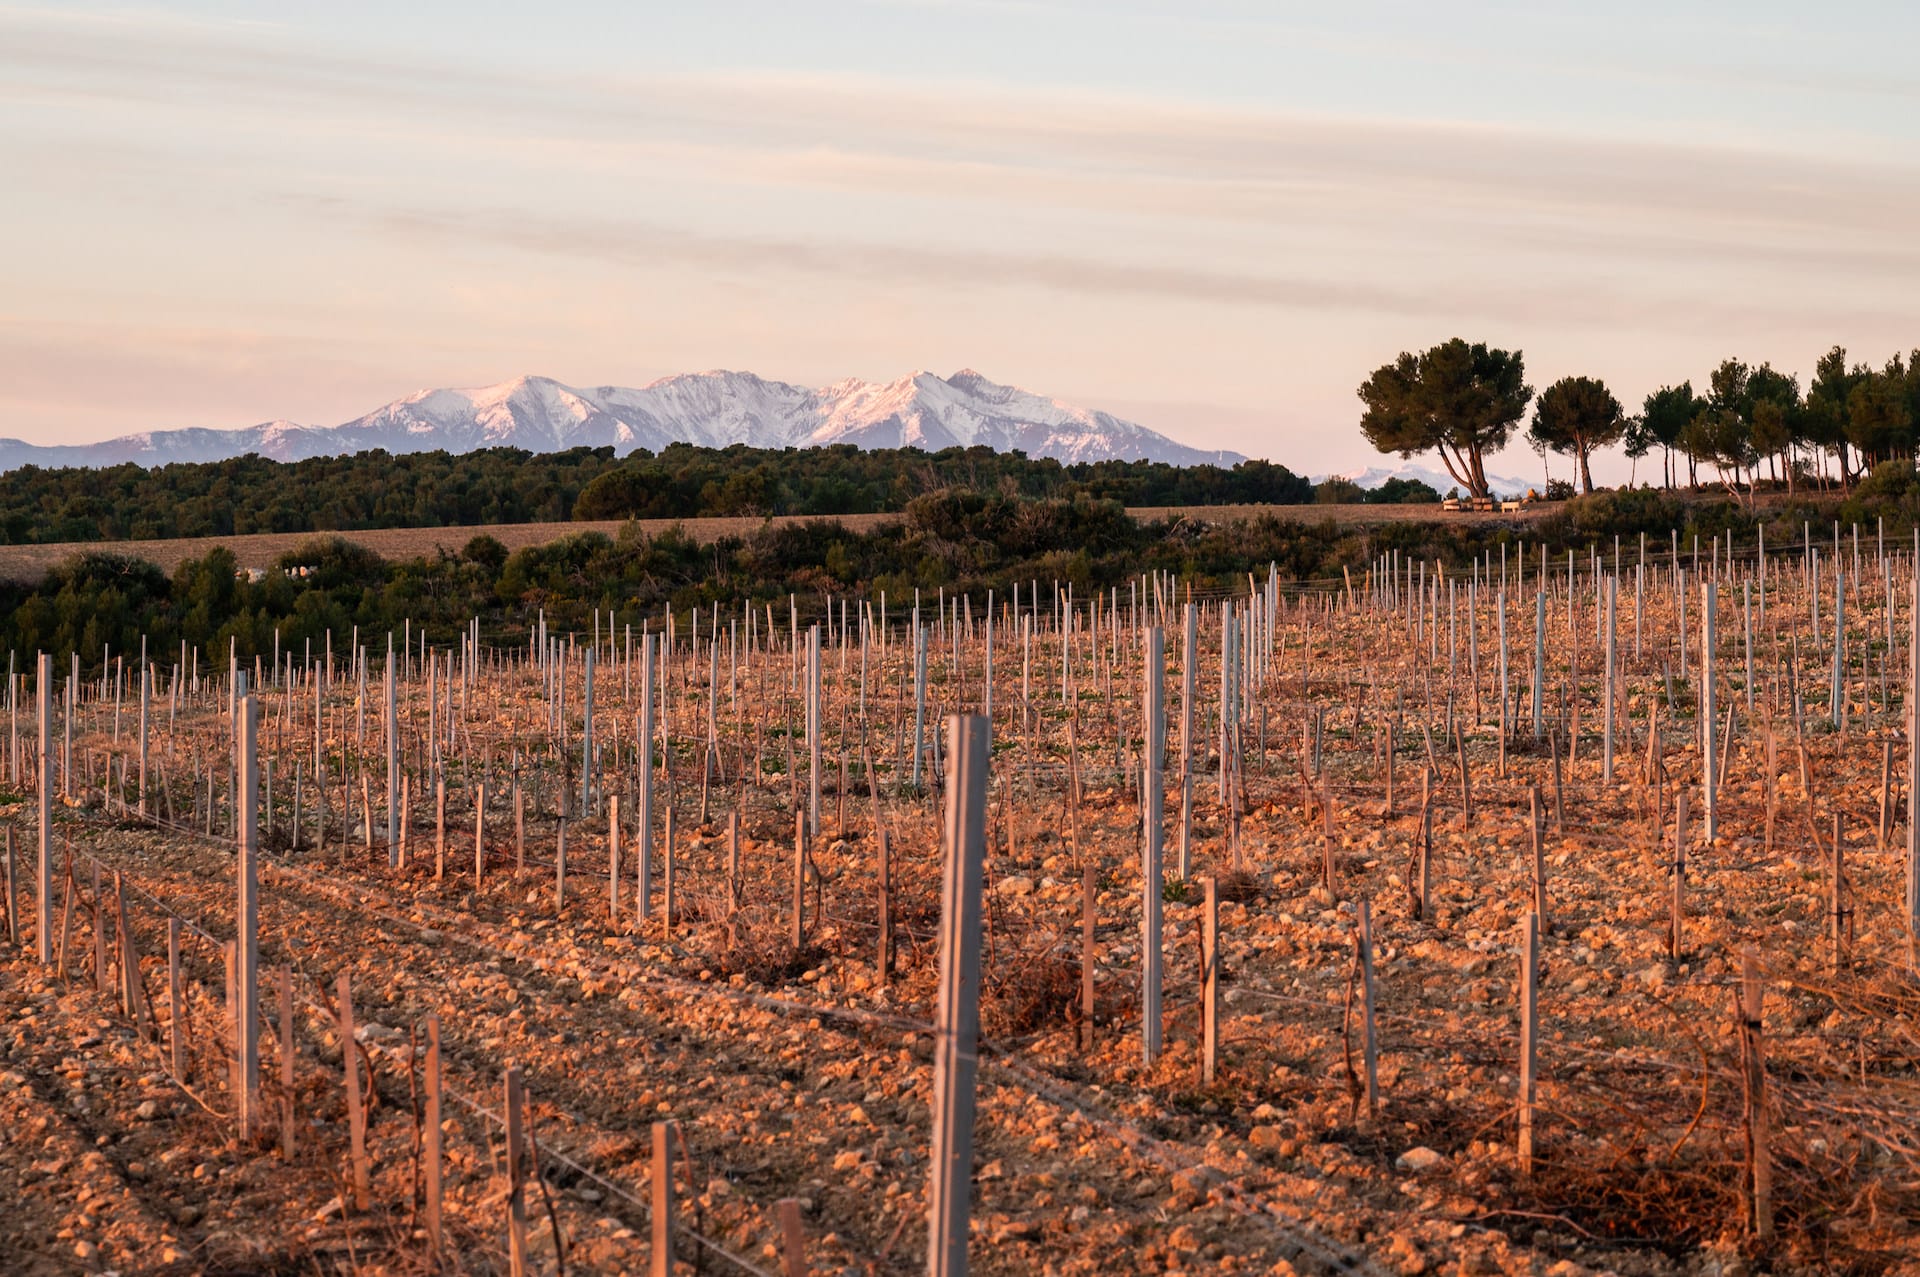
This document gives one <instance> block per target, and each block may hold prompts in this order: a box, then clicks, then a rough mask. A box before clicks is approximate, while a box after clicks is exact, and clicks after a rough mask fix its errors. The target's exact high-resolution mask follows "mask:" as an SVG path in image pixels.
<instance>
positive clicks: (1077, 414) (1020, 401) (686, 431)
mask: <svg viewBox="0 0 1920 1277" xmlns="http://www.w3.org/2000/svg"><path fill="white" fill-rule="evenodd" d="M673 443H692V444H697V445H701V446H706V447H726V446H729V445H731V444H747V445H750V446H753V447H764V448H789V447H816V446H824V445H828V444H839V443H850V444H854V445H855V446H857V447H861V448H867V449H872V448H901V447H918V448H924V449H926V450H927V451H930V452H931V451H938V450H939V449H941V448H947V447H956V446H958V447H972V446H979V445H985V446H987V447H991V448H993V449H994V450H996V451H1000V452H1006V451H1012V450H1015V449H1018V450H1020V451H1023V452H1025V453H1026V454H1027V455H1028V456H1032V457H1051V458H1053V459H1055V460H1058V461H1062V462H1076V461H1103V460H1114V459H1124V460H1149V461H1165V462H1169V463H1170V464H1174V465H1183V466H1187V465H1200V464H1213V465H1224V466H1231V465H1234V464H1236V463H1238V462H1240V461H1243V460H1245V458H1244V457H1242V456H1241V455H1240V454H1239V453H1235V452H1227V451H1208V450H1205V449H1200V448H1193V447H1189V446H1187V445H1186V444H1182V443H1180V442H1178V441H1177V440H1175V439H1172V438H1169V437H1168V436H1166V435H1163V434H1160V433H1159V432H1157V431H1154V430H1149V429H1148V428H1147V427H1145V426H1142V425H1139V424H1138V423H1136V422H1132V421H1127V420H1124V419H1122V418H1120V417H1116V416H1114V415H1112V414H1111V413H1106V412H1102V411H1100V410H1098V409H1093V408H1081V407H1077V406H1074V405H1071V404H1067V403H1064V402H1063V401H1061V400H1058V399H1051V398H1048V397H1046V396H1043V395H1039V394H1036V393H1034V392H1032V391H1028V390H1023V389H1020V388H1019V387H1016V386H1009V385H1002V384H1000V383H998V382H994V381H991V380H989V379H988V378H987V377H985V376H983V375H982V374H980V373H978V372H976V371H974V370H973V369H971V368H963V369H961V370H960V371H958V372H956V373H954V374H953V375H952V376H951V377H941V376H939V375H937V374H935V373H932V372H928V371H926V370H924V369H916V370H915V371H914V372H912V373H909V374H908V375H907V376H905V377H901V378H899V379H897V380H895V381H891V382H871V381H864V380H862V379H860V378H857V377H847V378H842V379H841V380H839V381H836V382H832V383H830V384H829V385H826V386H823V387H820V388H818V389H814V388H809V387H806V386H799V385H794V384H791V383H788V382H780V381H771V380H768V379H767V378H764V377H761V376H759V375H758V374H755V373H752V372H745V371H736V370H732V369H710V370H707V371H705V372H697V373H675V374H672V375H670V376H666V377H660V378H656V379H655V380H653V381H650V382H648V383H646V384H645V385H642V386H632V387H629V386H614V385H604V386H595V387H578V386H570V385H567V384H565V383H563V382H560V381H557V380H555V379H554V378H551V377H541V376H536V375H531V374H527V375H522V376H519V377H515V378H512V379H510V380H507V381H503V382H496V383H494V384H492V385H489V386H476V387H466V388H432V387H429V388H426V389H421V390H417V391H414V392H413V393H412V394H409V395H404V396H402V397H401V398H398V399H395V400H393V401H391V402H389V403H386V404H382V405H381V406H380V407H378V408H375V409H374V410H373V411H372V412H369V413H366V414H363V415H362V416H359V417H355V418H353V419H352V420H350V421H345V422H342V423H340V424H339V425H334V426H313V425H303V424H301V423H299V422H294V421H287V420H284V419H275V420H273V421H267V422H262V423H260V424H259V425H255V426H246V427H241V428H239V429H235V430H216V429H210V428H207V427H198V426H190V427H185V428H182V429H174V430H148V431H140V432H136V433H133V434H128V435H122V436H119V437H117V438H114V439H106V440H102V441H100V442H98V443H87V444H30V443H26V442H24V441H22V440H19V439H4V438H0V470H12V469H15V468H18V467H20V466H24V465H40V466H91V467H100V466H111V465H121V464H124V463H127V462H133V463H135V464H139V465H143V466H148V467H153V466H161V465H166V464H169V463H172V462H206V461H220V460H225V459H228V458H231V457H239V456H245V455H247V454H248V453H257V454H258V455H260V456H263V457H267V458H270V459H272V460H276V461H299V460H304V459H307V458H310V457H321V456H340V455H344V454H347V453H353V452H365V451H368V450H370V449H374V448H384V449H386V450H387V451H388V452H393V453H401V452H431V451H437V450H445V451H448V452H471V451H473V450H474V449H477V448H495V447H518V448H524V449H526V450H527V451H529V452H557V451H563V450H565V449H567V448H576V447H595V448H598V447H608V446H611V447H612V448H613V449H614V450H615V453H616V455H626V454H628V453H631V452H634V451H637V450H639V449H642V448H644V449H646V450H648V451H650V452H659V451H660V450H661V449H662V448H664V447H666V446H668V445H669V444H673Z"/></svg>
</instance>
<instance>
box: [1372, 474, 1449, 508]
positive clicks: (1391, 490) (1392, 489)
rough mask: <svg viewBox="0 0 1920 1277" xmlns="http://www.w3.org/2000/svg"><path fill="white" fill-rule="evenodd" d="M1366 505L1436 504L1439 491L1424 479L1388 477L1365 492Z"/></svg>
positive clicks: (1438, 501)
mask: <svg viewBox="0 0 1920 1277" xmlns="http://www.w3.org/2000/svg"><path fill="white" fill-rule="evenodd" d="M1366 502H1367V504H1368V505H1438V504H1440V492H1439V490H1438V489H1437V488H1435V487H1434V486H1433V485H1432V484H1430V483H1428V482H1427V481H1426V480H1424V479H1400V478H1394V479H1389V480H1387V481H1386V482H1385V483H1383V484H1381V485H1380V486H1379V487H1377V488H1375V489H1374V490H1373V491H1372V492H1369V493H1367V495H1366Z"/></svg>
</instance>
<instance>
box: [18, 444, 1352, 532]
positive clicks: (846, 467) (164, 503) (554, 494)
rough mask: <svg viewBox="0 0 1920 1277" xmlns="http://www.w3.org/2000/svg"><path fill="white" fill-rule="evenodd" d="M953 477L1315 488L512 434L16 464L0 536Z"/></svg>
mask: <svg viewBox="0 0 1920 1277" xmlns="http://www.w3.org/2000/svg"><path fill="white" fill-rule="evenodd" d="M955 484H964V485H968V486H971V487H975V488H981V489H996V490H1005V491H1008V492H1012V493H1017V494H1019V495H1021V496H1026V497H1032V498H1040V497H1057V498H1062V499H1071V498H1073V497H1076V496H1081V495H1084V496H1088V497H1092V498H1095V499H1099V500H1115V501H1120V502H1122V503H1124V504H1128V505H1220V504H1240V503H1249V504H1251V503H1258V504H1275V505H1288V504H1300V503H1305V502H1310V501H1312V500H1313V499H1314V492H1313V487H1312V485H1310V484H1309V483H1308V482H1307V481H1306V480H1305V479H1303V478H1301V477H1300V476H1299V475H1296V474H1294V473H1293V472H1292V471H1291V470H1288V469H1287V468H1286V467H1285V466H1280V465H1274V464H1272V463H1270V462H1266V461H1245V462H1241V463H1240V464H1239V465H1236V466H1232V467H1222V466H1211V465H1207V466H1188V467H1180V466H1171V465H1167V464H1165V463H1164V462H1148V461H1095V462H1081V463H1076V464H1062V463H1061V462H1058V461H1054V460H1050V459H1047V458H1034V457H1028V456H1026V455H1025V454H1023V453H1018V452H1013V453H996V452H994V451H993V450H992V449H990V448H948V449H945V450H942V451H939V452H922V451H920V450H919V449H915V448H904V449H885V450H875V451H871V452H863V451H861V450H860V449H857V448H854V447H852V446H850V445H837V446H834V447H826V448H786V449H770V448H749V447H745V446H744V445H741V446H735V447H730V448H696V447H693V446H691V445H687V444H674V445H672V446H670V447H667V448H665V449H663V450H662V451H660V452H659V453H657V454H655V453H651V452H647V451H645V450H641V451H638V452H635V453H633V454H631V455H630V456H627V457H615V456H614V452H613V449H612V448H572V449H568V450H567V451H565V452H552V453H532V452H527V451H525V450H523V449H519V448H486V449H481V450H479V451H476V452H464V453H448V452H415V453H402V454H399V455H394V454H390V453H388V452H385V451H383V450H379V449H375V450H373V451H369V452H362V453H356V454H354V455H351V456H344V457H316V458H312V459H310V460H306V461H294V462H282V461H272V460H268V459H266V458H264V457H260V456H254V455H249V456H245V457H236V458H233V459H231V460H226V461H213V462H206V463H193V464H187V463H181V464H173V465H165V466H156V467H153V468H151V469H149V468H147V467H143V466H138V465H133V464H126V465H119V466H109V467H106V468H104V469H93V468H86V467H78V466H75V467H59V468H48V467H41V466H22V467H20V468H19V469H17V470H11V471H7V472H6V473H4V474H0V543H3V544H10V545H19V544H27V543H40V544H44V543H49V542H62V541H117V540H144V539H163V538H176V537H198V536H231V535H234V534H236V533H259V532H351V531H363V530H366V529H371V528H430V527H457V526H461V525H465V524H483V523H545V522H562V521H565V520H569V519H628V518H666V519H682V518H695V517H699V516H703V515H722V516H736V517H737V516H761V515H783V514H798V515H809V514H820V515H828V514H884V513H891V512H895V511H899V510H904V509H905V508H906V506H907V504H908V503H909V502H910V501H912V500H913V499H914V498H915V497H918V496H921V495H923V494H925V493H927V492H933V491H938V490H940V489H943V488H947V487H950V486H953V485H955Z"/></svg>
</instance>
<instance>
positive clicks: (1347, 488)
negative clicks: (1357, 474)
mask: <svg viewBox="0 0 1920 1277" xmlns="http://www.w3.org/2000/svg"><path fill="white" fill-rule="evenodd" d="M1367 499H1368V498H1367V491H1366V489H1365V488H1362V487H1361V486H1360V485H1359V484H1357V483H1355V482H1354V481H1353V480H1351V479H1343V478H1341V477H1340V476H1339V475H1337V474H1336V475H1332V476H1330V477H1328V478H1325V479H1322V480H1321V481H1320V482H1319V483H1316V484H1314V485H1313V503H1314V504H1315V505H1358V504H1359V503H1361V502H1362V501H1365V500H1367Z"/></svg>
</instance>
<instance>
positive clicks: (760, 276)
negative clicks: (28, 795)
mask: <svg viewBox="0 0 1920 1277" xmlns="http://www.w3.org/2000/svg"><path fill="white" fill-rule="evenodd" d="M1917 42H1920V6H1911V5H1901V4H1878V3H1874V4H1868V3H1829V4H1825V5H1820V6H1812V5H1806V4H1804V3H1794V4H1785V3H1776V2H1775V0H1750V2H1748V3H1742V4H1730V3H1729V4H1720V3H1715V4H1683V3H1674V2H1671V0H1669V2H1667V3H1642V2H1641V0H1627V2H1625V3H1610V4H1607V5H1591V4H1563V3H1557V2H1548V3H1531V4H1525V5H1520V4H1514V5H1504V4H1500V5H1496V4H1476V3H1454V4H1449V5H1433V4H1425V3H1422V4H1402V3H1366V2H1361V3H1349V4H1342V5H1325V4H1314V5H1293V4H1286V3H1275V2H1271V0H1269V2H1265V3H1262V2H1256V0H1187V2H1186V3H1180V4H1150V3H1144V2H1142V0H1085V2H1084V3H1082V2H1081V0H1057V2H1055V0H1032V2H1028V0H845V2H841V0H818V2H813V3H807V2H804V0H784V2H780V3H758V2H753V3H743V2H735V0H701V3H698V4H686V3H675V4H671V5H657V4H647V3H564V2H562V0H549V2H547V3H543V4H540V5H528V4H524V3H513V4H506V3H490V2H487V0H466V2H465V3H459V4H454V3H444V2H442V0H411V2H410V3H408V4H404V5H394V4H391V3H360V2H358V0H335V2H333V3H330V4H327V5H324V6H322V5H310V4H301V5H282V4H275V3H262V2H260V0H252V2H249V3H239V2H235V3H222V2H219V0H201V2H198V3H174V4H147V3H125V4H118V5H111V6H93V5H87V4H73V5H60V6H52V7H11V6H7V5H5V4H3V3H0V173H3V174H5V178H4V181H0V244H4V246H5V247H4V248H0V435H7V436H13V437H17V438H21V439H25V440H28V441H30V442H36V443H50V442H82V441H87V440H94V439H101V438H107V437H110V436H113V435H118V434H125V433H129V432H133V431H138V430H148V429H165V428H173V427H181V426H213V427H239V426H244V425H251V424H254V423H257V422H261V421H266V420H270V419H275V418H285V419H289V420H294V421H300V422H303V423H309V424H332V423H335V422H339V421H344V420H347V419H349V418H351V417H355V416H358V415H359V414H361V413H363V412H367V411H369V410H371V409H372V408H374V407H376V406H378V405H380V404H382V403H385V402H387V401H389V400H391V399H394V398H397V397H400V396H402V395H404V394H407V393H410V392H412V391H414V390H417V389H421V388H424V387H429V386H472V385H485V384H490V383H494V382H499V381H504V380H507V379H508V378H511V377H514V376H518V375H521V374H527V373H533V374H540V375H545V376H551V377H556V378H558V379H560V380H561V381H564V382H569V383H573V384H583V385H605V384H619V385H634V384H643V383H644V382H646V381H649V380H652V379H654V378H656V377H661V376H666V375H669V374H672V373H676V372H687V371H697V370H703V369H710V368H736V369H749V370H752V371H754V372H757V373H759V374H761V375H762V376H766V377H773V378H778V379H781V380H786V381H793V382H800V383H804V384H809V385H825V384H827V383H829V382H832V381H836V380H839V379H840V378H843V377H847V376H859V377H865V378H869V379H874V380H892V379H894V378H896V377H899V376H901V375H904V374H905V373H907V372H909V371H912V370H915V369H922V368H926V369H931V370H933V371H935V372H939V373H942V374H947V373H951V372H953V371H955V370H957V369H960V368H963V367H972V368H976V369H978V370H980V371H981V372H983V373H985V374H986V375H987V376H989V377H991V378H993V379H994V380H997V381H1003V382H1010V383H1014V384H1017V385H1021V386H1025V387H1027V388H1029V389H1032V390H1037V391H1040V392H1043V393H1045V394H1049V395H1053V396H1056V397H1058V398H1061V399H1064V400H1067V401H1069V402H1074V403H1079V404H1084V405H1087V406H1091V407H1098V408H1104V409H1106V410H1108V411H1111V412H1115V413H1118V414H1120V415H1122V416H1126V417H1130V418H1132V419H1134V420H1136V421H1139V422H1140V423H1142V424H1143V425H1146V426H1148V427H1150V428H1153V429H1156V430H1160V431H1162V432H1163V433H1166V434H1170V435H1172V436H1174V437H1175V438H1178V439H1180V440H1182V441H1183V442H1187V443H1190V444H1193V445H1196V446H1201V447H1207V448H1231V449H1234V450H1236V451H1239V452H1242V453H1246V454H1248V455H1250V456H1259V457H1267V458H1270V459H1272V460H1275V461H1279V462H1282V463H1284V464H1286V465H1289V466H1291V467H1293V468H1294V469H1296V470H1299V471H1302V472H1309V473H1318V472H1322V471H1328V470H1346V469H1354V468H1358V467H1361V466H1364V465H1368V464H1372V463H1374V462H1376V461H1378V460H1380V459H1379V458H1378V457H1377V456H1376V455H1375V454H1373V453H1372V451H1371V449H1370V448H1369V446H1368V445H1367V444H1366V443H1365V441H1364V440H1362V439H1361V437H1360V435H1359V432H1358V422H1359V415H1360V405H1359V401H1358V399H1357V398H1356V396H1355V390H1356V388H1357V387H1358V386H1359V384H1360V383H1361V381H1362V380H1364V379H1365V377H1366V376H1367V375H1368V373H1369V372H1371V371H1372V370H1373V369H1374V368H1375V367H1377V366H1379V365H1380V364H1383V363H1386V362H1388V361H1390V360H1391V359H1392V358H1393V357H1394V356H1395V355H1396V354H1397V353H1398V352H1400V351H1402V350H1410V349H1413V350H1417V349H1423V348H1425V347H1427V346H1430V345H1433V344H1435V343H1437V342H1440V341H1443V340H1445V339H1447V338H1450V337H1454V336H1461V337H1465V338H1467V339H1468V340H1470V341H1486V342H1489V343H1492V344H1494V345H1497V346H1501V347H1504V348H1507V349H1516V348H1517V349H1520V350H1522V351H1524V353H1525V359H1526V367H1527V372H1528V380H1529V381H1530V382H1531V383H1532V384H1533V385H1534V386H1535V387H1536V388H1545V387H1546V386H1547V385H1549V384H1551V382H1552V381H1554V380H1555V379H1557V378H1559V377H1562V376H1568V375H1575V374H1582V375H1589V376H1597V377H1600V378H1602V379H1604V380H1605V381H1606V382H1607V384H1608V385H1609V386H1610V387H1611V388H1612V389H1613V390H1614V392H1615V394H1616V395H1617V396H1618V397H1619V398H1620V399H1621V401H1622V402H1623V403H1625V404H1626V405H1627V406H1628V407H1629V408H1630V409H1631V408H1635V407H1637V406H1638V404H1639V403H1640V401H1641V399H1642V398H1643V397H1644V396H1645V395H1646V394H1647V393H1648V392H1649V391H1651V390H1653V389H1655V388H1657V387H1658V386H1660V385H1663V384H1668V383H1677V382H1679V381H1680V380H1682V379H1687V378H1691V379H1692V380H1693V382H1694V384H1695V385H1696V387H1698V386H1700V385H1701V384H1702V383H1703V382H1704V380H1705V378H1706V376H1707V374H1708V372H1709V371H1710V370H1711V369H1712V367H1713V366H1714V365H1715V364H1716V363H1718V362H1719V361H1720V360H1721V359H1723V358H1725V357H1728V356H1738V357H1741V358H1743V359H1747V360H1749V361H1752V362H1755V363H1757V362H1760V361H1767V362H1771V363H1772V364H1773V365H1774V366H1775V367H1777V368H1783V369H1787V370H1790V371H1795V372H1798V373H1799V374H1800V375H1801V378H1802V383H1803V384H1804V382H1805V378H1806V376H1807V374H1808V373H1809V372H1810V371H1811V369H1812V366H1813V363H1814V361H1815V360H1816V359H1817V358H1818V357H1819V356H1820V354H1822V353H1823V352H1824V351H1826V350H1827V349H1828V348H1829V347H1830V346H1833V345H1835V344H1839V345H1843V346H1845V347H1846V348H1847V349H1848V351H1849V352H1850V354H1851V355H1852V356H1853V357H1854V358H1855V359H1859V360H1865V361H1869V362H1872V363H1874V364H1876V365H1877V364H1879V363H1881V362H1883V361H1884V360H1885V359H1887V358H1888V357H1889V356H1891V355H1892V354H1894V353H1895V352H1896V351H1899V350H1905V349H1908V348H1911V347H1915V346H1920V239H1916V236H1915V234H1914V231H1915V227H1916V226H1920V70H1916V67H1920V63H1916V62H1915V60H1914V59H1913V57H1912V53H1911V50H1912V49H1913V48H1914V47H1915V46H1916V43H1917ZM1540 467H1541V463H1540V461H1539V460H1538V459H1537V458H1535V457H1534V455H1533V454H1532V453H1531V452H1530V451H1528V450H1527V449H1526V447H1525V445H1524V444H1523V443H1520V444H1516V445H1515V446H1512V447H1510V448H1509V449H1508V450H1507V452H1506V453H1505V454H1503V456H1502V457H1501V458H1499V460H1498V461H1497V462H1495V463H1494V464H1493V465H1492V466H1491V467H1490V468H1491V469H1493V470H1495V471H1497V472H1499V473H1503V474H1517V475H1520V476H1522V477H1528V478H1531V477H1532V476H1534V475H1537V474H1539V473H1540ZM1649 469H1650V467H1649V466H1647V465H1645V464H1643V465H1642V467H1641V475H1640V477H1642V478H1646V477H1647V472H1648V471H1649ZM1568 470H1569V466H1568V463H1567V462H1565V461H1564V460H1562V461H1559V462H1558V463H1557V468H1556V470H1555V473H1556V474H1558V475H1562V476H1564V475H1566V474H1567V473H1568ZM1628 474H1629V467H1628V463H1627V462H1626V461H1625V460H1624V459H1620V458H1610V459H1606V460H1603V461H1602V462H1600V463H1599V464H1598V465H1597V466H1596V477H1597V478H1600V479H1602V480H1603V481H1609V480H1611V481H1618V480H1620V479H1624V478H1626V477H1627V476H1628Z"/></svg>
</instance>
